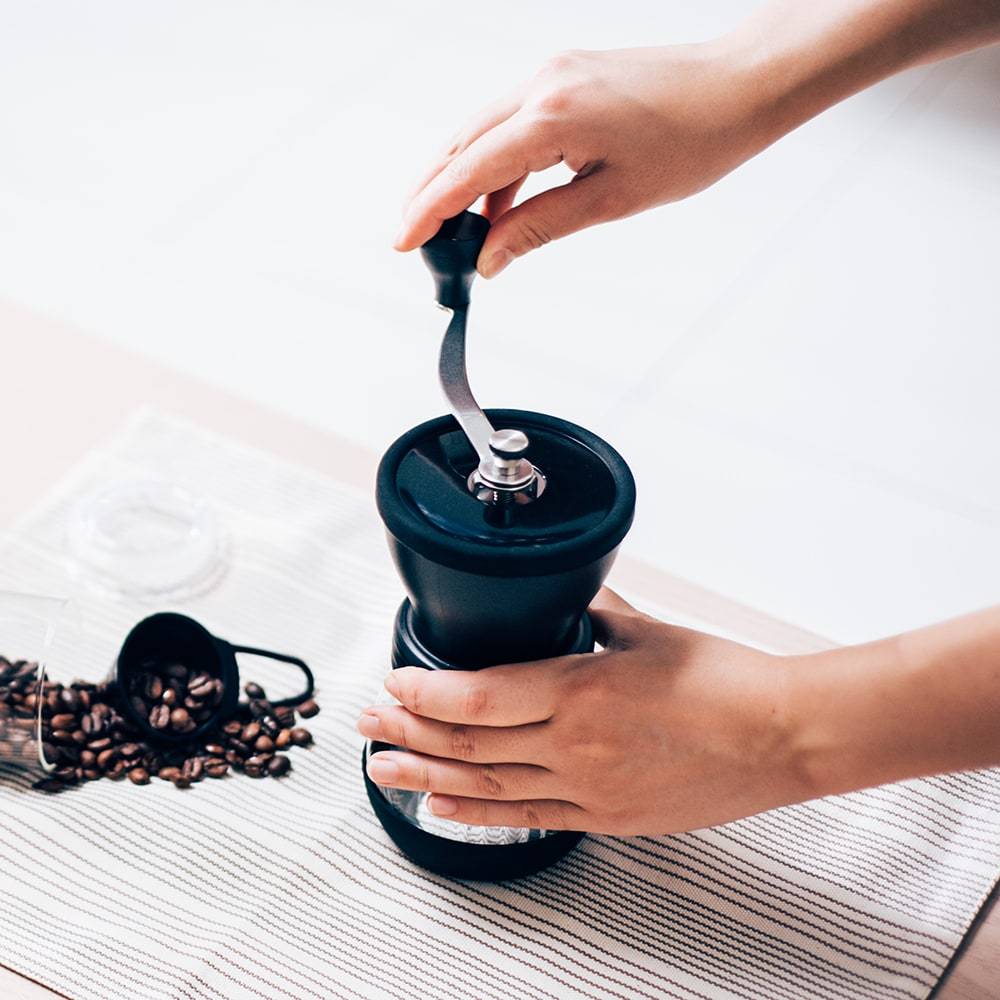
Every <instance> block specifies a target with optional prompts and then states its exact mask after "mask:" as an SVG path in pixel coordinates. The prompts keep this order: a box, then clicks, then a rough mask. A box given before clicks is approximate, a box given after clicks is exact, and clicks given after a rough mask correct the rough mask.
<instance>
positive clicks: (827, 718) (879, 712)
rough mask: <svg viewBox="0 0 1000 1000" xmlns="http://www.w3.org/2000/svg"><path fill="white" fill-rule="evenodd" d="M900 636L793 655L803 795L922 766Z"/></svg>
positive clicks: (794, 761) (796, 756) (861, 784)
mask: <svg viewBox="0 0 1000 1000" xmlns="http://www.w3.org/2000/svg"><path fill="white" fill-rule="evenodd" d="M899 665H900V657H899V652H898V646H897V644H896V641H895V640H892V639H887V640H882V641H880V642H876V643H870V644H868V645H865V646H853V647H843V648H839V649H832V650H826V651H823V652H820V653H810V654H807V655H804V656H795V657H789V662H788V669H789V680H788V705H789V708H788V717H789V731H790V734H791V735H790V739H789V747H790V760H791V767H792V770H793V771H794V773H795V774H796V775H797V776H798V780H799V781H800V782H801V784H802V787H803V791H804V795H803V798H820V797H822V796H825V795H836V794H842V793H845V792H851V791H857V790H858V789H861V788H869V787H872V786H873V785H879V784H884V783H886V782H889V781H896V780H901V779H903V778H907V777H912V776H914V773H915V772H916V771H919V764H918V758H917V755H916V754H915V753H914V746H913V739H914V733H913V731H912V728H911V727H910V726H909V725H908V721H907V715H908V709H907V707H906V697H907V692H906V687H907V685H906V684H905V683H901V676H900V675H901V671H900V669H899Z"/></svg>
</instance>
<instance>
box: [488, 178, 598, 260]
mask: <svg viewBox="0 0 1000 1000" xmlns="http://www.w3.org/2000/svg"><path fill="white" fill-rule="evenodd" d="M613 182H614V179H613V176H612V175H611V174H610V173H609V172H608V171H606V170H595V171H593V172H591V173H589V174H587V175H586V176H580V175H577V176H576V177H574V178H573V180H571V181H570V182H569V183H568V184H561V185H559V187H554V188H549V190H548V191H543V192H542V193H541V194H536V195H535V196H534V197H533V198H529V199H528V200H527V201H525V202H522V203H521V204H520V205H518V206H517V207H516V208H512V209H511V210H510V211H509V212H507V213H506V214H504V215H502V216H501V217H500V218H499V219H498V220H497V222H496V224H495V225H494V226H493V228H492V229H490V231H489V234H488V235H487V237H486V242H485V243H484V244H483V249H482V251H480V254H479V263H478V267H479V273H480V274H481V275H482V276H483V277H484V278H493V277H495V276H496V275H498V274H499V273H500V272H501V271H502V270H503V269H504V268H505V267H506V266H507V265H508V264H509V263H510V262H511V261H512V260H514V259H515V258H517V257H521V256H523V255H524V254H526V253H528V251H529V250H536V249H538V247H541V246H544V245H545V244H546V243H550V242H551V241H552V240H557V239H559V238H560V237H562V236H568V235H569V234H570V233H575V232H578V231H579V230H581V229H586V228H587V226H593V225H596V224H597V223H599V222H607V221H608V220H609V219H612V218H614V217H615V216H616V214H617V213H616V212H614V211H612V210H611V208H610V206H609V199H610V194H611V191H612V186H613Z"/></svg>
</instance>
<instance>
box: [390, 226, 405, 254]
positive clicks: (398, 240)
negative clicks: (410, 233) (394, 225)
mask: <svg viewBox="0 0 1000 1000" xmlns="http://www.w3.org/2000/svg"><path fill="white" fill-rule="evenodd" d="M405 235H406V223H405V222H404V223H403V224H402V225H401V226H400V227H399V229H398V230H397V231H396V235H395V236H394V237H393V239H392V248H393V249H394V250H401V249H402V248H403V246H404V245H405V244H404V243H403V237H404V236H405Z"/></svg>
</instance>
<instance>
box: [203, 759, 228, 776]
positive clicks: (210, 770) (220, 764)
mask: <svg viewBox="0 0 1000 1000" xmlns="http://www.w3.org/2000/svg"><path fill="white" fill-rule="evenodd" d="M228 773H229V765H228V764H227V763H226V762H225V761H224V760H221V759H219V758H218V757H209V758H208V760H206V761H205V774H207V775H208V776H209V777H210V778H224V777H225V776H226V775H227V774H228Z"/></svg>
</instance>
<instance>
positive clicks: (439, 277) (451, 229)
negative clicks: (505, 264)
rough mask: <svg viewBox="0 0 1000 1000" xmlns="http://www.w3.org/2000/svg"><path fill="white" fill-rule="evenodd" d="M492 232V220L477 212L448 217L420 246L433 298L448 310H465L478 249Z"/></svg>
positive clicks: (474, 271)
mask: <svg viewBox="0 0 1000 1000" xmlns="http://www.w3.org/2000/svg"><path fill="white" fill-rule="evenodd" d="M489 231H490V223H489V220H488V219H487V218H486V217H485V216H483V215H477V214H476V213H475V212H462V213H460V214H459V215H456V216H454V217H453V218H451V219H445V221H444V222H442V223H441V228H440V229H439V230H438V231H437V233H436V234H435V235H434V236H432V237H431V238H430V239H429V240H428V241H427V242H426V243H425V244H424V245H423V246H422V247H421V248H420V253H421V255H422V256H423V258H424V263H425V264H426V265H427V267H428V269H429V270H430V272H431V277H433V279H434V298H435V301H437V302H438V303H439V304H440V305H442V306H446V307H447V308H448V309H464V308H465V307H466V306H468V304H469V291H470V289H471V288H472V281H473V279H474V278H475V276H476V261H477V260H478V259H479V251H480V250H482V248H483V243H485V242H486V234H487V233H488V232H489Z"/></svg>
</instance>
